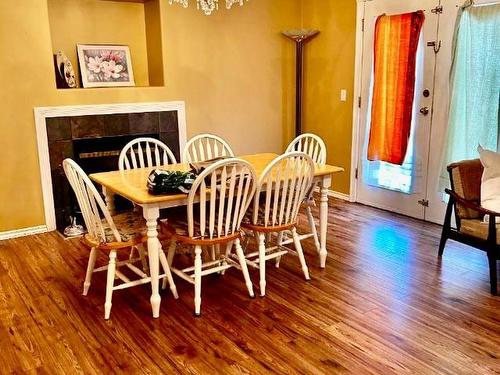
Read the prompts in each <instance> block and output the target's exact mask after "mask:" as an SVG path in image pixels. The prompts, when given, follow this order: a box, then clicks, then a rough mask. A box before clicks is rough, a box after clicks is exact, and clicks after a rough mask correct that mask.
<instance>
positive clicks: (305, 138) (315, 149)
mask: <svg viewBox="0 0 500 375" xmlns="http://www.w3.org/2000/svg"><path fill="white" fill-rule="evenodd" d="M294 151H297V152H303V153H305V154H307V155H309V156H310V157H311V159H312V160H313V161H314V162H315V163H316V164H325V163H326V146H325V142H324V141H323V140H322V139H321V138H320V137H318V136H317V135H316V134H312V133H305V134H301V135H299V136H298V137H297V138H295V139H294V140H293V141H292V142H291V143H290V144H289V145H288V147H287V148H286V151H285V152H294Z"/></svg>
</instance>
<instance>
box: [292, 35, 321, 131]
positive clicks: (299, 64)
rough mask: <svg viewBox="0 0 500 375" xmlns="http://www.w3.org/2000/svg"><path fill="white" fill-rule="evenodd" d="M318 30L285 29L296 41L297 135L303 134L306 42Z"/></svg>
mask: <svg viewBox="0 0 500 375" xmlns="http://www.w3.org/2000/svg"><path fill="white" fill-rule="evenodd" d="M318 33H319V31H318V30H310V29H299V30H287V31H283V35H284V36H286V37H287V38H289V39H291V40H293V41H294V42H295V51H296V52H295V58H296V62H295V136H299V135H300V134H302V80H303V75H304V74H303V62H304V49H303V47H304V43H305V42H306V41H307V40H309V39H311V38H312V37H313V36H315V35H316V34H318Z"/></svg>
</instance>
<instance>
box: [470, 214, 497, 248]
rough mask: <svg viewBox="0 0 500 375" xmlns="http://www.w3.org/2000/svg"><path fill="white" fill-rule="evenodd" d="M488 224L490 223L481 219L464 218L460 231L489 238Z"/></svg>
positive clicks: (483, 238)
mask: <svg viewBox="0 0 500 375" xmlns="http://www.w3.org/2000/svg"><path fill="white" fill-rule="evenodd" d="M488 225H489V224H488V223H485V222H484V221H482V220H479V219H462V220H461V221H460V233H463V234H468V235H469V236H473V237H476V238H480V239H482V240H487V239H488ZM497 244H499V245H500V225H497Z"/></svg>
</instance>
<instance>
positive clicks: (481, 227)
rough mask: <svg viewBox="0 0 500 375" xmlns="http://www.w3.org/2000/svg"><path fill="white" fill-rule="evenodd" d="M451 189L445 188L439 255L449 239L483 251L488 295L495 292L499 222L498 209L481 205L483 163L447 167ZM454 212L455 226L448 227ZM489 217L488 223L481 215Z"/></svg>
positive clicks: (499, 252) (474, 161)
mask: <svg viewBox="0 0 500 375" xmlns="http://www.w3.org/2000/svg"><path fill="white" fill-rule="evenodd" d="M447 169H448V173H449V174H450V182H451V190H450V189H446V193H448V194H449V196H450V200H449V201H448V207H447V209H446V215H445V219H444V224H443V232H442V235H441V242H440V244H439V256H440V257H441V256H442V255H443V252H444V248H445V246H446V241H447V240H448V239H452V240H455V241H458V242H461V243H464V244H467V245H469V246H472V247H475V248H476V249H480V250H483V251H485V252H486V254H487V256H488V263H489V268H490V287H491V294H493V295H496V294H497V260H499V259H500V225H498V224H495V222H496V218H497V217H500V213H499V212H493V211H490V210H487V209H485V208H483V207H481V204H480V202H481V199H480V194H481V177H482V174H483V166H482V165H481V161H480V160H479V159H476V160H465V161H461V162H458V163H453V164H450V165H449V166H448V168H447ZM453 212H454V213H455V221H456V228H452V227H451V219H452V213H453ZM485 216H489V222H488V223H486V222H484V220H483V219H484V217H485Z"/></svg>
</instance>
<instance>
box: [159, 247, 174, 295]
mask: <svg viewBox="0 0 500 375" xmlns="http://www.w3.org/2000/svg"><path fill="white" fill-rule="evenodd" d="M160 263H161V266H162V267H163V271H164V272H165V277H164V278H163V284H162V289H165V288H166V287H167V285H166V283H167V282H168V284H169V285H170V291H171V292H172V295H173V296H174V298H175V299H177V298H179V295H178V294H177V288H176V286H175V283H174V278H173V277H172V272H170V267H169V265H168V260H167V257H166V256H165V252H164V251H163V249H161V250H160Z"/></svg>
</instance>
